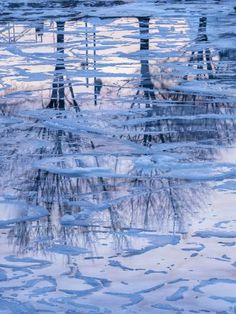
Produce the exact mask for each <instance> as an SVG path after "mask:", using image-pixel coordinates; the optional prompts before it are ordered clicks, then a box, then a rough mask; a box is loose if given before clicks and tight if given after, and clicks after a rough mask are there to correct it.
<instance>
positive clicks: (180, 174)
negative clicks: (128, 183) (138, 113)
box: [33, 151, 236, 181]
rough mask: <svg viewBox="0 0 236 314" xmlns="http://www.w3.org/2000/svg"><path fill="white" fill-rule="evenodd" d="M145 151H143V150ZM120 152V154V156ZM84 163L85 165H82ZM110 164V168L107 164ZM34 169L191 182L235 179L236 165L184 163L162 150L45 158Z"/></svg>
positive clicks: (75, 175) (85, 174) (106, 176)
mask: <svg viewBox="0 0 236 314" xmlns="http://www.w3.org/2000/svg"><path fill="white" fill-rule="evenodd" d="M140 153H141V151H140ZM116 155H117V156H116ZM80 165H81V166H80ZM106 165H110V167H105V166H106ZM33 167H34V168H37V169H41V170H44V171H48V172H51V173H55V174H58V175H62V176H68V177H81V178H83V177H104V178H109V177H112V178H139V177H140V178H144V177H147V178H148V177H150V175H151V177H152V178H176V179H182V180H190V181H221V180H225V179H230V178H234V176H235V174H236V164H234V163H224V162H211V163H209V162H201V163H200V162H199V163H197V162H191V163H189V162H188V163H187V162H183V161H181V157H180V158H179V160H178V158H176V155H173V156H172V155H171V154H164V153H159V154H158V155H156V154H153V155H151V156H148V155H147V156H141V157H131V156H122V155H120V154H119V153H118V152H117V153H116V154H115V155H112V154H109V155H105V154H97V155H96V153H94V154H90V155H86V154H81V155H72V156H69V155H68V156H66V157H53V158H45V159H41V160H40V161H37V162H34V164H33Z"/></svg>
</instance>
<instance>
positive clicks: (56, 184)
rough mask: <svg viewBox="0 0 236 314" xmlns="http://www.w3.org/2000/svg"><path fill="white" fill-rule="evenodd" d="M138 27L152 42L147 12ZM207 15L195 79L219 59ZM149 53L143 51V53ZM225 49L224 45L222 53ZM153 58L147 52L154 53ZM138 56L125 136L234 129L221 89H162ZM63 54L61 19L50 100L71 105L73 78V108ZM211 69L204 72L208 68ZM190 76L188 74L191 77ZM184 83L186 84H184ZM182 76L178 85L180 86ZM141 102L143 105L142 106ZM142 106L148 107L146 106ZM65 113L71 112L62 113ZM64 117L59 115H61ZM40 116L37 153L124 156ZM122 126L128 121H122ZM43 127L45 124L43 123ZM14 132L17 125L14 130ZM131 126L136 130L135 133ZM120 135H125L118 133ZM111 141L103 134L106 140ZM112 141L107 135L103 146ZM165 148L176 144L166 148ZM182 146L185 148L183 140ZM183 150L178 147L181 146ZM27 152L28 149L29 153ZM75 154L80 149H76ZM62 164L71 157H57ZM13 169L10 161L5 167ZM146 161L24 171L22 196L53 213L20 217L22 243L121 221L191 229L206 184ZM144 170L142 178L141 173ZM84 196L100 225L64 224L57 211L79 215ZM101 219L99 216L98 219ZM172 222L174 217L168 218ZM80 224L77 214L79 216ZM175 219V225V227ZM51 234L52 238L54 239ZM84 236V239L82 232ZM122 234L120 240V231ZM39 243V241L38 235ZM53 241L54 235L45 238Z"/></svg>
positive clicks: (172, 139)
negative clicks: (145, 165) (120, 172)
mask: <svg viewBox="0 0 236 314" xmlns="http://www.w3.org/2000/svg"><path fill="white" fill-rule="evenodd" d="M138 21H139V32H140V51H142V52H148V50H149V21H150V19H149V18H148V17H145V18H139V19H138ZM206 25H207V19H206V18H205V17H201V18H200V19H199V28H198V35H197V37H196V47H197V48H196V47H193V51H192V52H191V53H190V56H189V58H188V64H189V67H196V68H197V69H198V70H206V71H207V73H208V74H207V75H204V76H202V75H198V74H197V75H196V77H194V79H196V80H203V79H204V80H213V79H215V74H214V75H213V74H211V72H212V71H213V68H214V67H213V65H212V62H213V59H212V57H211V51H210V49H209V48H208V42H207V35H206ZM143 55H144V54H143ZM224 55H225V52H224V54H223V53H221V58H223V57H224ZM148 58H149V57H148ZM148 58H142V57H141V58H140V74H141V75H140V76H141V78H140V82H139V86H138V90H137V92H136V95H135V98H134V101H133V103H131V105H130V106H131V109H132V110H133V111H132V113H133V115H132V116H131V117H130V116H129V117H128V118H127V117H126V116H125V121H124V123H123V121H121V119H122V118H119V119H120V121H121V122H122V123H123V125H124V126H125V133H126V134H125V135H124V136H123V137H125V138H127V139H128V140H130V141H134V142H136V143H139V144H140V149H141V150H142V146H150V147H151V146H152V145H153V144H155V143H158V144H167V145H168V144H172V143H187V144H188V143H190V142H194V143H196V142H204V141H205V140H209V139H211V140H215V141H216V142H217V143H218V144H222V143H224V141H228V140H229V136H228V133H229V130H230V129H232V128H233V129H235V125H234V123H235V122H234V120H233V119H231V118H229V119H215V118H212V117H214V116H216V117H219V115H221V114H232V112H233V104H232V105H229V104H228V103H227V102H225V101H223V100H222V99H221V98H220V97H219V98H218V99H217V98H215V97H213V96H205V95H202V94H201V93H197V92H196V93H192V92H188V93H187V92H182V91H178V88H177V89H176V90H173V89H170V88H169V87H168V86H164V85H163V86H162V88H161V90H159V89H158V88H157V87H156V81H155V78H153V77H152V75H151V70H150V62H149V61H150V60H149V59H148ZM65 73H66V69H65V60H64V22H57V60H56V66H55V75H54V80H53V83H52V94H51V100H50V102H49V104H48V106H47V107H48V108H54V109H65V103H66V95H65V85H66V84H68V88H69V92H70V94H71V99H72V101H68V102H69V103H70V104H71V105H73V106H74V107H75V108H78V104H77V102H76V100H75V95H74V92H73V88H72V85H71V83H70V81H69V80H68V78H66V77H65ZM204 73H205V72H204ZM189 79H190V78H189V77H186V76H184V77H183V80H182V81H183V82H182V83H184V82H186V81H187V80H189ZM182 83H181V84H182ZM181 84H180V86H181ZM136 109H141V110H137V111H136ZM142 109H143V110H142ZM61 118H66V115H65V117H63V115H62V116H61ZM58 120H59V119H58ZM37 123H39V121H36V122H35V124H36V125H35V126H33V127H31V128H30V129H26V130H24V131H25V132H26V133H27V132H28V135H27V136H32V134H33V133H35V134H37V135H36V137H37V138H40V139H42V140H46V141H48V142H49V143H50V146H49V147H47V145H44V146H43V147H42V148H40V149H38V150H36V151H35V152H34V156H36V158H35V160H37V159H41V158H45V157H62V156H66V155H68V154H70V155H71V154H72V155H73V156H75V157H74V159H75V164H76V163H77V162H78V164H79V165H80V166H81V160H80V158H79V155H78V153H80V152H86V151H89V153H90V154H91V156H93V164H94V166H96V167H105V166H109V167H110V168H112V170H114V172H115V170H116V167H117V164H119V163H122V155H121V156H119V155H117V157H116V160H115V162H114V158H113V159H112V158H111V157H110V158H109V156H108V158H107V159H106V160H104V159H102V158H100V157H97V156H96V147H97V144H96V137H95V139H94V140H93V141H91V140H90V139H89V138H86V136H85V138H83V136H78V135H73V134H72V133H70V132H66V131H63V130H58V131H51V130H48V129H47V128H46V127H41V126H39V127H38V128H37ZM122 127H123V126H122ZM39 130H40V131H39ZM11 132H13V133H14V131H13V130H11ZM129 132H130V133H131V134H129ZM114 136H115V137H116V138H117V137H119V136H116V135H114ZM104 141H105V140H104ZM105 145H106V143H104V146H105ZM188 149H189V152H188V155H187V156H186V157H185V158H186V159H188V161H189V160H190V161H193V160H199V159H200V160H202V159H203V160H206V159H211V158H213V157H214V154H213V153H215V149H212V148H211V149H204V148H200V147H197V149H191V147H190V148H189V147H188ZM166 150H169V151H170V150H171V148H168V147H167V149H166ZM179 150H180V151H181V150H182V148H181V147H180V148H179ZM175 152H178V149H175ZM14 154H15V152H14ZM25 154H27V152H26V153H25ZM76 154H77V155H78V156H76ZM17 156H18V157H19V158H18V160H17V161H16V160H13V163H15V162H16V163H15V164H14V165H11V167H12V168H11V172H12V173H14V171H16V173H17V172H18V171H19V170H18V169H19V168H20V169H21V168H24V167H21V163H22V164H23V165H25V160H23V159H24V156H23V158H22V156H21V154H20V153H19V154H18V155H17V154H15V159H17ZM58 164H60V166H61V167H64V166H65V165H64V164H63V162H60V161H58ZM82 166H83V167H85V168H86V167H88V166H91V163H89V162H88V161H86V160H85V161H84V160H83V165H82ZM7 170H8V169H7ZM145 171H146V170H145V169H142V168H141V169H140V168H139V169H138V168H135V167H134V168H133V169H132V172H131V173H130V177H129V178H127V179H122V178H117V177H114V178H101V177H92V178H76V177H74V178H72V177H70V176H63V175H59V174H54V173H52V172H49V171H44V170H32V169H30V170H29V171H26V172H25V173H26V174H25V173H24V180H21V182H20V184H19V182H16V188H17V189H18V191H19V196H21V197H23V198H24V199H26V200H27V201H28V202H29V203H33V204H36V205H41V206H44V207H46V208H47V209H48V210H49V213H50V216H49V217H48V219H45V220H43V227H42V226H41V225H40V223H35V222H33V223H32V222H27V223H20V224H16V226H15V227H14V228H13V230H12V232H13V234H14V235H16V238H15V239H16V244H17V245H19V246H21V247H22V249H23V250H24V247H26V246H27V245H28V244H29V242H30V241H31V239H32V238H37V237H38V238H40V237H41V236H43V235H47V236H48V238H49V239H51V240H49V243H51V242H52V243H53V240H54V239H55V238H56V239H60V240H61V241H64V242H63V243H64V244H66V245H77V244H78V242H76V241H77V240H78V239H80V236H79V235H80V234H81V233H82V234H83V235H85V238H86V239H87V240H88V242H89V238H90V235H92V236H91V237H93V236H94V235H95V234H96V231H97V229H98V230H99V228H102V227H103V223H104V225H106V226H108V227H109V230H112V231H119V230H122V229H123V228H137V227H138V228H145V229H159V230H161V229H162V227H164V223H165V224H166V225H167V226H166V230H167V231H170V229H172V230H174V231H177V232H183V231H185V221H186V219H187V216H188V215H189V214H191V213H192V212H194V211H195V210H196V209H197V208H198V207H199V206H200V205H201V200H202V198H203V193H204V192H203V187H202V186H201V185H198V186H196V185H195V186H192V185H191V184H189V182H188V181H187V180H178V179H174V178H169V179H168V178H164V177H163V176H162V172H161V170H160V169H158V167H156V168H155V170H153V171H152V172H150V173H148V175H147V173H145ZM137 177H138V178H137ZM83 202H89V203H91V204H93V205H94V212H92V213H91V216H93V217H94V218H97V217H98V218H102V219H101V220H102V223H101V225H100V226H99V227H98V228H97V227H96V228H97V229H96V228H94V227H93V226H92V222H91V221H90V220H88V225H87V226H80V227H76V228H68V227H62V226H60V225H59V222H58V220H59V218H60V217H62V216H63V215H64V214H73V215H75V216H76V215H78V216H79V214H81V216H82V214H83V205H82V203H83ZM101 204H107V206H105V205H104V208H103V210H101V211H96V209H97V207H98V206H99V205H101ZM95 221H96V219H95ZM168 223H169V225H168ZM78 224H79V222H78ZM170 226H171V227H170ZM50 241H51V242H50ZM78 241H80V240H78ZM117 241H120V239H118V240H117ZM35 243H36V242H35ZM47 245H48V242H47ZM36 246H37V249H41V248H43V247H44V244H43V242H42V243H41V242H37V244H36Z"/></svg>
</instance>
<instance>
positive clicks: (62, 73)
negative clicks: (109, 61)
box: [47, 21, 80, 110]
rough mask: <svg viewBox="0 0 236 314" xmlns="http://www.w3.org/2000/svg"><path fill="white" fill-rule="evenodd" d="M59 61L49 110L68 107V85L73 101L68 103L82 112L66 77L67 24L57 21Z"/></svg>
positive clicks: (57, 61) (48, 106)
mask: <svg viewBox="0 0 236 314" xmlns="http://www.w3.org/2000/svg"><path fill="white" fill-rule="evenodd" d="M56 25H57V41H56V44H57V50H56V53H57V60H56V66H55V74H54V79H53V83H52V94H51V100H50V102H49V104H48V105H47V108H53V109H60V110H64V109H65V105H66V94H65V88H66V85H67V87H68V89H69V94H70V96H71V100H70V99H67V101H68V103H69V104H70V105H71V106H73V107H74V108H75V109H76V110H80V109H79V106H78V103H77V101H76V99H75V94H74V90H73V86H72V83H71V81H70V79H69V78H68V76H66V68H65V42H64V40H65V35H64V34H65V22H63V21H57V22H56Z"/></svg>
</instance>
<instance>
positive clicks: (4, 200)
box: [0, 196, 49, 228]
mask: <svg viewBox="0 0 236 314" xmlns="http://www.w3.org/2000/svg"><path fill="white" fill-rule="evenodd" d="M48 214H49V213H48V211H47V210H46V209H45V208H43V207H41V206H33V205H29V204H27V203H26V202H24V201H20V200H18V199H15V198H14V197H13V198H11V197H9V196H8V197H3V196H2V197H0V228H1V227H4V226H8V225H12V224H16V223H19V222H24V221H32V220H38V219H40V218H42V217H45V216H47V215H48Z"/></svg>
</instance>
